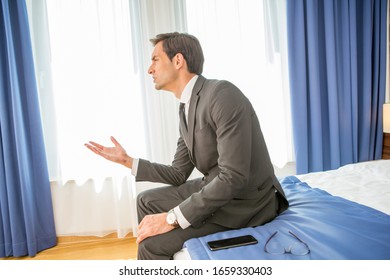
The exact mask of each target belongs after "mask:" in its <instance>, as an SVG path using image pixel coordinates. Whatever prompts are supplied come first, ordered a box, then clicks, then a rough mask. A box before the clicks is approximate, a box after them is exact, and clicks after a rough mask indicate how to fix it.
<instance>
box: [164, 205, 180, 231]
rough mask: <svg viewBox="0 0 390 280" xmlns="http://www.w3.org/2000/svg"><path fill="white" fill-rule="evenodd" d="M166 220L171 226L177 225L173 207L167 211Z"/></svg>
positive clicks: (175, 226) (176, 226)
mask: <svg viewBox="0 0 390 280" xmlns="http://www.w3.org/2000/svg"><path fill="white" fill-rule="evenodd" d="M166 222H167V224H168V225H170V226H173V227H174V228H178V227H179V223H178V221H177V216H176V213H175V210H174V209H171V210H169V211H168V213H167V217H166Z"/></svg>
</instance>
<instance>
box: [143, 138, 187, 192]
mask: <svg viewBox="0 0 390 280" xmlns="http://www.w3.org/2000/svg"><path fill="white" fill-rule="evenodd" d="M193 169H194V165H193V163H192V162H191V160H190V158H189V155H188V149H187V146H186V145H185V142H184V140H183V138H182V137H180V138H179V140H178V142H177V148H176V153H175V157H174V160H173V162H172V165H164V164H159V163H152V162H150V161H148V160H144V159H140V160H139V164H138V172H137V176H136V178H135V179H136V181H149V182H158V183H164V184H169V185H174V186H179V185H181V184H183V183H185V182H186V180H187V179H188V177H189V176H190V175H191V172H192V170H193Z"/></svg>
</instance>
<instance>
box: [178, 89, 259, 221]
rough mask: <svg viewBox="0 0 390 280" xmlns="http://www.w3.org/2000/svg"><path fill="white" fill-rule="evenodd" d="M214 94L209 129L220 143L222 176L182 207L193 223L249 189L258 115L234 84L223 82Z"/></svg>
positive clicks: (211, 98) (181, 205)
mask: <svg viewBox="0 0 390 280" xmlns="http://www.w3.org/2000/svg"><path fill="white" fill-rule="evenodd" d="M215 91H216V94H213V95H211V97H210V100H209V102H208V104H209V111H210V118H211V122H210V126H212V127H213V130H215V135H216V140H217V151H218V155H219V157H218V167H219V169H220V173H219V174H218V175H217V176H216V177H215V178H214V179H213V180H212V181H211V182H209V183H208V184H207V185H205V186H204V187H203V188H202V190H201V191H200V192H198V193H194V194H193V195H191V196H190V197H189V198H188V199H187V200H185V201H183V202H182V203H181V204H180V210H181V211H182V213H183V215H184V216H185V217H186V219H187V220H188V221H189V223H191V224H195V223H199V222H202V221H203V220H205V219H206V218H208V217H210V216H211V215H213V212H215V211H216V210H218V209H219V208H221V207H223V206H224V205H226V204H227V203H229V201H231V200H232V199H233V198H235V197H236V196H237V195H239V193H240V192H241V191H242V190H244V189H246V188H248V182H247V180H248V178H249V173H250V165H251V152H252V151H251V146H252V145H251V139H252V135H251V133H252V118H253V117H256V116H255V112H254V110H253V108H252V105H251V104H250V102H249V101H248V100H247V98H246V97H245V96H244V95H243V94H242V93H241V92H240V91H239V90H238V89H237V88H236V87H235V86H234V85H232V84H230V83H228V82H224V83H221V84H219V85H218V86H217V88H216V90H215Z"/></svg>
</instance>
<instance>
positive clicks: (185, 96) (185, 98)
mask: <svg viewBox="0 0 390 280" xmlns="http://www.w3.org/2000/svg"><path fill="white" fill-rule="evenodd" d="M198 77H199V76H198V75H195V76H194V77H192V79H191V80H190V81H189V82H188V83H187V85H186V86H185V88H184V90H183V92H182V93H181V96H180V103H184V104H188V103H189V102H190V99H191V95H192V90H193V89H194V86H195V83H196V80H197V79H198Z"/></svg>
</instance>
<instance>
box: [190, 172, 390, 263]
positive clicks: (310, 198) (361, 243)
mask: <svg viewBox="0 0 390 280" xmlns="http://www.w3.org/2000/svg"><path fill="white" fill-rule="evenodd" d="M281 184H282V187H283V189H284V191H285V193H286V195H287V198H288V200H289V202H290V207H289V209H287V210H286V211H285V212H283V213H282V214H281V215H280V216H278V217H277V218H276V219H274V220H273V221H271V222H269V223H267V224H264V225H262V226H258V227H253V228H243V229H239V230H230V231H226V232H219V233H216V234H211V235H207V236H204V237H200V238H193V239H190V240H188V241H186V242H185V244H184V246H185V247H186V248H187V249H188V252H189V254H190V256H191V258H192V259H195V260H209V259H213V260H226V259H231V260H234V259H237V260H250V259H252V260H259V259H262V260H274V259H303V260H308V259H314V260H321V259H327V260H340V259H348V260H358V259H360V260H372V259H373V260H379V259H387V260H389V259H390V216H389V215H387V214H385V213H382V212H380V211H377V210H375V209H372V208H370V207H367V206H364V205H361V204H358V203H355V202H352V201H349V200H346V199H343V198H341V197H337V196H332V195H330V194H329V193H327V192H325V191H323V190H320V189H317V188H311V187H310V186H308V185H307V184H306V183H304V182H301V181H300V180H299V179H298V178H296V177H295V176H289V177H286V178H284V179H283V180H282V181H281ZM275 231H278V234H277V235H276V236H275V237H274V238H273V240H272V242H278V243H280V244H282V245H283V246H284V247H285V248H288V247H289V246H290V245H292V244H294V243H295V242H299V241H297V239H296V238H295V237H293V236H292V235H291V234H289V231H291V232H293V233H294V234H295V235H296V236H298V238H300V239H301V240H302V241H304V242H305V243H307V245H308V246H309V248H310V253H309V254H307V255H304V256H297V255H293V254H290V253H286V254H281V255H274V254H269V253H267V252H265V251H264V245H265V243H266V242H267V240H268V239H269V238H270V236H271V235H272V234H273V233H274V232H275ZM247 234H250V235H253V236H254V237H255V238H256V239H257V240H258V244H256V245H249V246H242V247H236V248H230V249H224V250H219V251H211V250H210V249H209V248H208V246H207V242H208V241H213V240H219V239H225V238H230V237H236V236H242V235H247Z"/></svg>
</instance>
